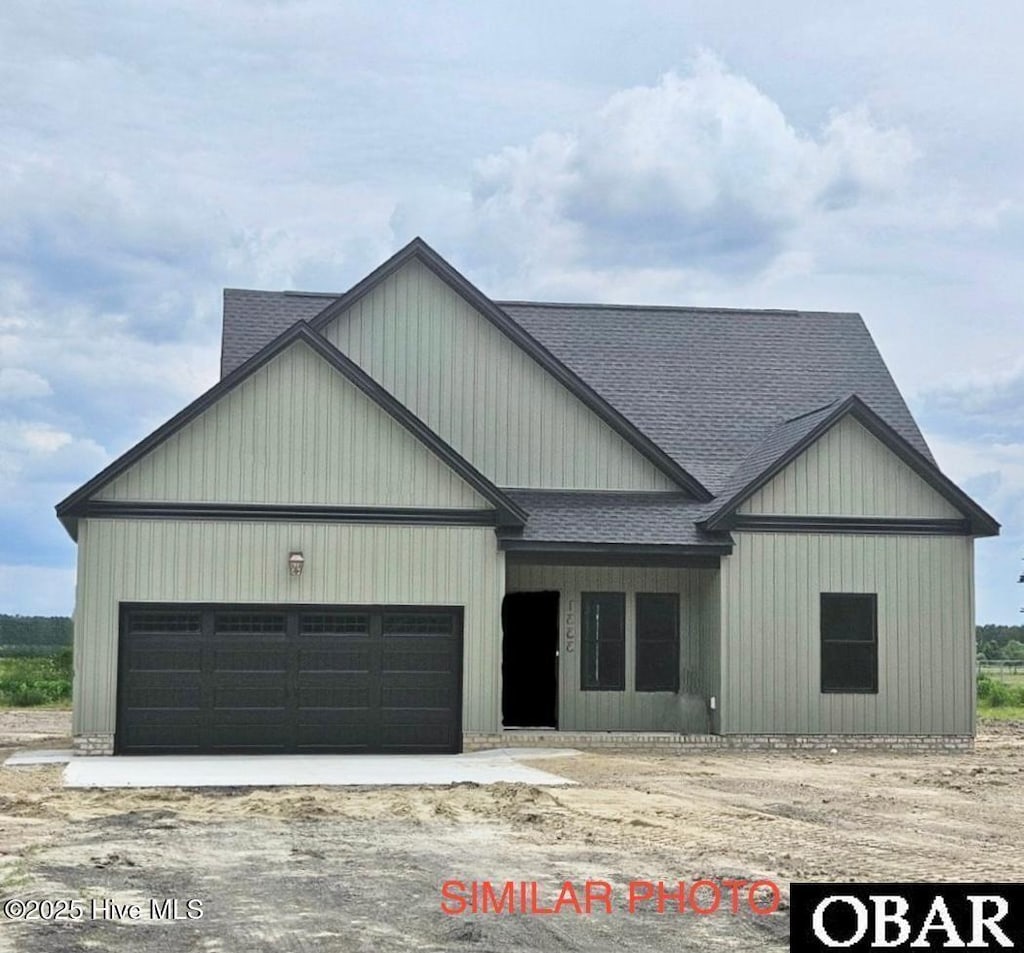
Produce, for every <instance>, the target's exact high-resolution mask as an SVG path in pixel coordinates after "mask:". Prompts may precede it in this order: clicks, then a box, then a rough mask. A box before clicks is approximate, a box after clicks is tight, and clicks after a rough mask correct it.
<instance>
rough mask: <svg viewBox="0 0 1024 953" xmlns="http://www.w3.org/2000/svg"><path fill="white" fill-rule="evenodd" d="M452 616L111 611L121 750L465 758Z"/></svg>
mask: <svg viewBox="0 0 1024 953" xmlns="http://www.w3.org/2000/svg"><path fill="white" fill-rule="evenodd" d="M461 621H462V610H461V609H453V608H438V609H424V608H422V607H416V608H403V607H391V606H384V607H381V606H373V607H363V606H356V607H338V606H329V607H326V606H325V607H315V608H309V607H302V608H298V607H295V606H280V607H266V606H259V607H254V606H189V605H169V606H159V607H155V606H138V605H126V606H122V611H121V651H120V660H119V666H118V671H119V685H118V724H117V750H118V751H119V752H122V753H125V754H129V753H131V754H156V753H161V752H163V753H168V754H170V753H199V752H243V753H253V754H255V753H272V754H280V753H287V752H298V753H307V754H311V753H317V752H323V753H327V752H334V753H352V754H369V753H387V754H390V753H394V754H400V753H417V754H429V753H438V754H451V753H453V752H458V751H460V750H461V748H462V731H461V703H462V677H461V661H462V634H461Z"/></svg>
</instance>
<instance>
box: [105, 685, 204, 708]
mask: <svg viewBox="0 0 1024 953" xmlns="http://www.w3.org/2000/svg"><path fill="white" fill-rule="evenodd" d="M121 702H122V705H123V707H124V708H125V709H126V710H129V711H136V710H137V711H164V710H167V711H169V710H173V709H178V708H181V709H187V710H189V711H199V710H200V709H201V708H202V690H201V688H200V685H199V680H198V678H197V679H196V680H195V684H191V685H185V684H177V685H166V684H162V683H157V684H145V683H144V682H143V683H142V684H139V685H136V686H134V687H132V688H130V689H127V690H126V691H125V692H124V696H123V698H122V700H121Z"/></svg>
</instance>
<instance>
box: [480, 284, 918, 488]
mask: <svg viewBox="0 0 1024 953" xmlns="http://www.w3.org/2000/svg"><path fill="white" fill-rule="evenodd" d="M498 304H499V306H500V307H501V308H502V309H503V310H504V311H505V312H506V313H507V314H508V315H509V316H511V317H512V318H513V319H514V320H515V321H516V322H517V323H518V324H519V325H521V326H522V327H523V328H524V329H525V330H527V331H528V332H529V333H530V334H531V335H533V336H534V337H535V338H537V339H538V340H539V341H540V342H541V343H542V344H543V345H544V346H545V347H547V348H548V350H550V351H552V352H553V353H554V354H555V355H556V356H557V357H558V358H559V359H560V360H562V361H563V362H564V363H565V364H567V365H568V366H569V367H570V368H572V370H574V371H575V372H576V373H577V374H579V375H580V376H581V377H582V378H583V379H584V380H585V381H586V382H587V383H588V384H590V386H591V387H593V388H594V390H596V391H597V392H598V393H600V394H601V395H602V396H603V397H604V398H605V399H606V400H607V401H608V402H609V403H610V404H612V406H614V407H615V408H616V409H617V410H618V411H619V412H620V413H622V414H623V415H624V416H625V417H627V418H628V419H629V420H631V421H632V422H633V423H634V424H635V425H636V426H637V427H638V428H639V429H640V430H641V431H642V432H643V433H644V434H646V435H647V436H648V437H650V438H651V440H653V441H654V442H655V443H656V444H658V446H660V447H661V448H662V449H663V450H664V451H665V452H666V453H668V455H669V456H670V457H672V458H673V459H675V460H677V461H678V462H679V463H680V465H681V466H685V467H686V468H687V469H688V470H689V471H690V472H691V473H692V474H693V475H694V476H695V477H697V479H698V480H700V481H701V483H703V484H704V485H705V486H706V487H708V489H710V490H711V491H712V492H714V493H715V494H716V495H718V494H720V493H722V492H723V490H724V489H725V488H726V485H727V484H729V483H730V482H731V479H730V478H731V476H732V474H733V473H734V472H735V470H736V469H737V467H738V466H739V465H740V464H741V463H742V462H743V461H744V459H745V458H746V457H747V456H748V454H749V453H750V452H751V451H752V450H753V449H754V447H755V446H756V445H757V444H759V443H760V442H761V441H762V440H764V439H765V437H766V436H767V435H768V433H769V432H770V431H771V430H773V429H774V428H775V427H777V426H778V425H779V424H780V423H782V422H783V421H785V420H788V419H790V418H792V417H795V416H797V415H801V414H804V413H806V412H807V411H809V410H811V409H813V408H816V407H821V406H822V405H824V404H828V403H831V402H832V401H834V400H835V399H837V398H841V397H845V396H846V395H847V394H850V393H856V394H858V395H859V396H860V398H861V399H862V400H863V401H864V402H865V403H866V404H867V405H868V406H870V407H871V408H872V409H873V410H874V411H875V412H876V413H877V414H878V415H879V416H880V417H882V418H883V419H884V420H885V421H886V422H887V423H888V424H889V425H890V426H891V427H892V428H893V429H894V430H895V431H896V432H897V433H899V434H900V436H902V437H903V438H904V439H905V440H906V441H907V442H908V443H910V444H911V445H912V446H913V447H914V448H915V449H917V450H918V451H919V452H920V453H922V454H923V455H924V456H925V457H927V458H928V459H929V460H932V457H931V452H930V451H929V449H928V445H927V444H926V443H925V440H924V437H923V436H922V435H921V431H920V430H919V429H918V427H917V424H916V423H915V422H914V418H913V417H912V416H911V414H910V410H909V409H908V408H907V405H906V403H905V402H904V400H903V397H902V395H901V394H900V392H899V390H898V389H897V387H896V384H895V382H894V381H893V379H892V376H891V375H890V374H889V370H888V368H887V367H886V366H885V362H884V361H883V360H882V356H881V354H879V352H878V348H877V347H875V342H874V341H873V340H872V338H871V335H870V333H869V332H868V329H867V327H866V326H865V324H864V321H863V319H862V318H861V316H860V315H859V314H847V313H834V312H819V311H750V310H742V311H741V310H724V309H706V308H666V307H634V306H609V305H588V304H542V303H530V302H525V301H516V302H513V301H505V302H498ZM932 462H934V461H933V460H932Z"/></svg>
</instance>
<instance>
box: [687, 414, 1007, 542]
mask: <svg viewBox="0 0 1024 953" xmlns="http://www.w3.org/2000/svg"><path fill="white" fill-rule="evenodd" d="M847 419H851V420H855V421H856V422H857V423H858V424H860V426H862V427H863V428H864V430H866V431H867V432H868V433H869V434H871V435H872V436H873V437H874V438H876V439H877V440H878V441H879V442H880V443H881V444H882V445H883V446H884V447H885V448H886V449H887V450H889V451H890V452H891V453H892V454H893V455H894V456H895V457H896V458H897V459H898V460H899V461H901V462H902V463H903V464H904V465H905V466H906V467H908V468H909V470H911V471H912V472H913V473H914V474H915V475H916V476H917V477H919V478H920V479H921V480H922V481H924V483H926V484H927V485H928V486H929V487H931V488H932V489H933V490H934V491H935V492H936V493H937V494H938V496H939V497H941V498H942V499H943V500H945V501H946V502H948V503H949V504H950V505H951V506H952V507H953V508H955V510H956V511H957V512H958V513H960V514H962V515H963V516H964V517H965V518H966V520H967V522H968V527H969V529H970V531H971V533H972V535H975V536H988V535H995V534H996V533H998V531H999V524H998V523H997V522H996V521H995V520H994V519H993V518H992V516H990V515H989V514H988V513H986V512H985V510H983V509H982V508H981V507H980V506H978V504H977V503H975V502H974V500H972V499H971V498H970V497H969V496H968V495H967V494H966V493H964V492H963V491H962V490H961V489H960V488H959V487H958V486H956V484H954V483H953V482H952V481H951V480H950V479H949V478H948V477H946V476H945V475H944V474H943V473H942V472H941V471H940V470H939V468H938V467H937V466H936V465H935V464H934V463H933V462H932V461H931V460H930V459H928V458H927V457H925V456H924V455H923V454H921V453H920V452H919V451H918V450H917V449H915V448H914V447H913V446H911V445H910V444H909V443H908V442H907V441H906V440H904V439H903V438H902V437H901V436H900V435H899V434H898V433H897V432H896V431H895V430H894V429H893V428H892V427H891V426H890V425H889V424H888V423H887V422H886V421H884V420H883V419H882V418H881V417H880V416H879V415H878V414H876V413H875V412H874V411H873V410H872V409H871V408H870V407H868V406H867V404H866V403H864V401H863V400H861V399H860V397H859V396H857V395H855V394H852V395H850V396H849V397H847V398H845V399H844V400H837V401H834V402H832V403H830V404H827V405H825V406H824V407H819V408H816V409H815V410H813V411H810V412H808V413H807V414H804V415H801V416H800V417H797V418H793V419H791V420H787V421H784V422H783V423H781V424H778V425H777V426H776V427H774V428H772V429H771V430H770V431H769V432H768V433H767V434H766V435H765V437H764V438H763V440H762V441H761V442H760V443H759V444H758V445H757V446H756V447H755V448H754V449H753V451H751V453H750V454H748V456H747V458H746V459H744V460H743V461H742V462H741V464H740V466H739V467H738V468H737V470H736V472H735V473H734V474H733V476H732V478H731V479H730V480H729V481H728V482H727V485H726V489H725V490H724V492H723V493H722V496H721V499H722V502H721V503H720V504H719V505H718V506H717V507H716V508H715V509H714V510H713V511H712V512H711V513H710V515H709V516H707V517H706V518H705V519H704V520H703V521H702V522H701V524H700V525H702V526H703V527H704V528H705V529H706V530H721V529H728V528H729V527H730V526H731V525H732V522H733V521H734V519H735V517H736V514H737V512H738V511H740V510H741V508H742V507H743V505H744V504H745V503H746V502H747V501H748V500H750V499H751V498H752V497H753V496H754V494H755V493H757V492H758V491H759V490H761V489H762V488H763V487H765V486H767V485H768V484H769V483H770V482H771V481H772V480H773V479H774V478H775V477H776V476H778V475H779V474H780V473H782V471H783V470H785V469H786V468H787V467H788V466H789V465H790V464H791V463H792V462H793V461H795V460H796V459H797V458H798V457H800V456H801V454H803V453H804V452H805V451H806V450H807V449H808V448H809V447H811V446H812V445H814V444H815V443H816V442H817V441H819V440H821V439H822V437H823V436H824V435H826V434H828V433H829V432H830V431H832V430H833V428H835V427H836V426H837V424H838V423H839V422H840V421H843V420H847ZM849 515H853V514H849ZM870 515H878V514H870ZM900 515H908V514H900ZM910 515H912V516H913V515H916V514H910ZM943 515H945V514H943Z"/></svg>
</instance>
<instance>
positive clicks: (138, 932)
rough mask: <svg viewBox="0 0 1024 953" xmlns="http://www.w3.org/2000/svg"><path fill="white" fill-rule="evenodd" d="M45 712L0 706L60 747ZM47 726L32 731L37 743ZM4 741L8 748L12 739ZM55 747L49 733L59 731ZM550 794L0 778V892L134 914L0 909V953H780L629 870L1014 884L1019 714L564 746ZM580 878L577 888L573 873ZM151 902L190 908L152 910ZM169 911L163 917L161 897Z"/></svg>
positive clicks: (779, 932) (1023, 867)
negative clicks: (643, 883)
mask: <svg viewBox="0 0 1024 953" xmlns="http://www.w3.org/2000/svg"><path fill="white" fill-rule="evenodd" d="M67 717H68V716H67V713H66V712H57V713H46V712H24V713H17V712H6V713H3V712H0V760H2V758H3V757H5V756H6V754H7V753H8V752H7V751H5V750H3V746H4V745H8V746H10V745H11V743H12V741H11V739H12V736H17V737H18V738H19V739H25V738H28V739H31V741H30V743H31V744H32V745H33V746H36V747H58V746H60V742H59V741H55V740H54V736H58V735H60V734H63V733H65V732H66V731H67ZM47 739H48V740H47ZM16 743H17V744H21V743H22V742H21V741H18V742H16ZM65 743H66V742H65ZM537 766H538V767H541V768H542V769H543V770H547V771H552V772H554V773H557V774H562V775H564V776H566V777H571V778H573V779H574V780H577V781H579V782H580V784H579V786H577V787H571V788H557V789H539V788H533V787H529V786H524V785H495V786H492V787H479V786H475V785H454V786H451V787H444V788H390V789H377V790H370V789H351V788H339V789H322V788H301V789H291V790H284V789H282V790H276V789H256V790H253V789H229V790H210V789H205V790H202V789H193V790H178V789H164V790H148V791H147V790H132V791H111V792H105V791H91V790H75V791H70V790H64V789H63V788H62V787H60V768H59V767H55V766H49V765H47V766H39V767H18V768H5V769H2V770H0V897H2V898H3V899H7V898H10V897H15V898H19V899H32V898H35V899H43V898H53V899H58V898H64V899H76V900H83V901H85V902H86V903H87V904H88V903H90V902H91V901H93V900H95V901H97V902H101V901H102V900H104V899H105V898H109V899H111V900H113V901H115V902H117V903H119V904H124V903H126V902H129V901H133V902H140V903H142V904H143V907H144V911H143V913H144V916H143V919H141V920H140V921H138V922H127V921H121V922H117V921H114V920H112V919H99V920H94V921H89V922H50V923H47V922H39V921H35V922H23V923H12V922H5V921H4V920H3V918H2V916H0V950H3V951H6V950H19V951H20V950H25V951H28V950H32V951H40V953H58V951H61V953H63V951H68V953H72V951H80V950H81V951H84V950H116V951H122V950H123V951H128V950H133V951H134V950H155V951H171V950H196V951H204V953H220V951H223V953H234V951H236V950H251V951H263V950H267V951H269V950H281V949H286V950H297V951H306V950H308V951H335V950H339V951H341V950H343V951H348V950H352V951H360V953H361V951H371V950H372V951H383V953H389V951H411V950H416V951H419V953H429V951H436V950H464V951H467V953H485V951H506V950H510V951H511V950H514V951H544V953H547V951H555V950H587V951H590V950H596V951H603V950H615V951H634V950H635V951H641V950H644V951H658V950H673V951H675V950H701V951H711V950H737V951H741V950H742V951H747V950H759V949H769V950H784V949H787V948H788V939H787V937H788V915H787V912H786V904H785V902H784V903H783V906H782V908H781V909H780V910H779V912H778V913H776V914H773V915H771V916H765V917H759V916H754V915H752V914H750V913H745V914H741V915H738V916H734V915H732V914H731V913H724V914H723V913H720V914H717V915H715V916H707V917H697V916H695V915H694V914H693V913H691V912H687V913H685V914H683V915H679V914H677V913H666V914H658V913H657V912H656V911H655V910H653V909H647V908H644V909H642V910H641V911H640V912H638V913H635V914H632V915H630V914H629V913H628V912H627V911H626V889H627V888H626V885H627V884H628V882H629V881H630V880H641V879H645V880H652V881H657V880H664V881H671V882H675V881H678V880H680V879H682V880H686V881H693V880H695V879H698V878H700V877H708V878H712V879H715V878H725V877H739V878H745V879H751V880H752V879H757V878H762V877H763V878H770V879H773V880H775V881H777V882H778V883H779V884H780V886H781V887H782V888H783V889H784V890H788V885H789V882H790V881H791V880H833V881H842V880H883V881H884V880H946V881H949V880H977V881H984V880H998V881H1022V880H1024V851H1021V850H1020V848H1019V832H1020V830H1021V829H1022V828H1024V797H1022V795H1024V725H1001V726H998V727H992V728H989V729H987V730H986V731H984V732H983V733H982V734H981V736H980V737H979V742H978V746H977V750H976V751H975V752H974V753H972V754H967V755H963V754H959V755H953V754H951V755H941V756H940V755H931V756H906V755H893V754H885V753H876V754H872V753H863V752H861V753H848V752H840V753H839V754H838V755H835V756H824V757H823V756H816V755H791V754H723V755H715V756H706V755H702V754H694V755H687V756H682V757H679V756H671V757H667V756H662V757H658V756H654V755H643V754H608V753H600V754H596V753H595V754H591V753H587V754H583V755H581V756H577V757H573V758H564V759H556V760H545V761H543V762H538V763H537ZM588 878H589V879H597V880H605V881H608V882H610V883H611V884H612V888H613V912H612V914H610V915H608V914H605V913H600V912H595V913H594V914H592V915H591V916H577V915H576V914H574V913H571V912H563V913H560V914H558V915H551V916H535V915H530V916H528V915H515V916H509V915H494V914H490V915H484V914H479V915H458V916H446V915H445V914H443V913H442V912H441V909H440V903H441V893H440V890H441V884H442V883H443V882H444V881H445V880H448V879H458V880H462V881H471V880H474V879H477V880H492V881H505V880H528V881H534V880H536V881H539V882H540V884H541V891H542V893H541V897H540V899H541V901H542V903H545V904H550V902H551V901H552V900H553V899H554V896H555V894H556V893H557V890H558V888H559V887H560V885H561V883H562V882H563V881H564V880H571V881H574V882H575V883H576V884H578V885H582V884H583V882H584V881H586V880H587V879H588ZM581 889H582V886H581ZM150 898H157V899H161V900H162V899H165V898H177V899H178V900H179V901H181V903H182V904H184V901H186V900H188V899H192V898H195V899H199V900H202V902H203V904H202V909H203V916H202V918H201V919H197V920H192V921H188V920H179V921H174V922H158V921H154V920H152V919H150V911H149V907H148V902H149V899H150ZM179 915H180V916H185V908H184V906H181V907H180V908H179Z"/></svg>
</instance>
